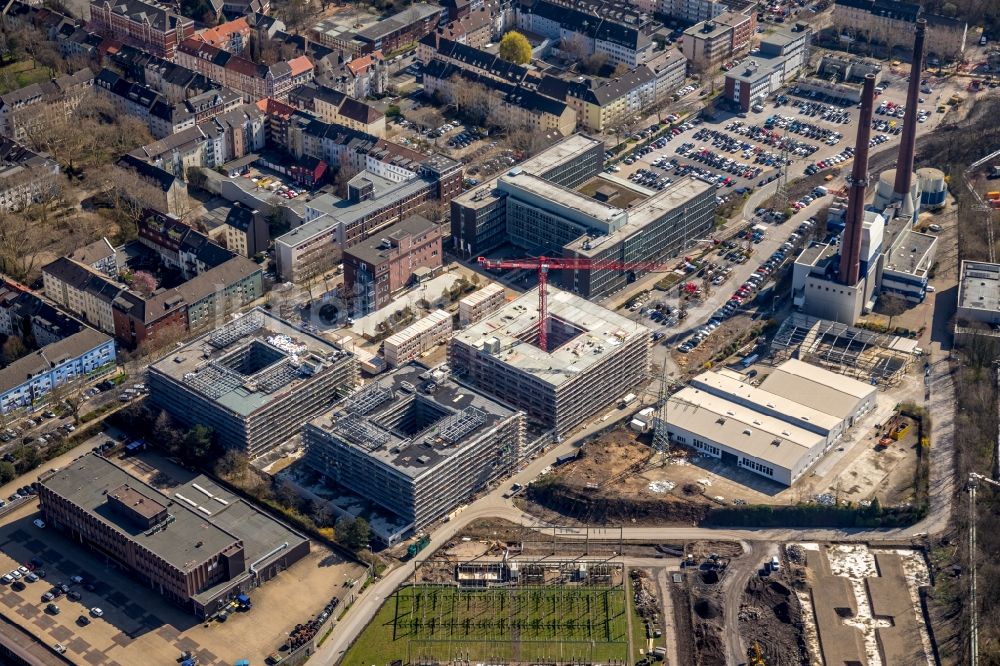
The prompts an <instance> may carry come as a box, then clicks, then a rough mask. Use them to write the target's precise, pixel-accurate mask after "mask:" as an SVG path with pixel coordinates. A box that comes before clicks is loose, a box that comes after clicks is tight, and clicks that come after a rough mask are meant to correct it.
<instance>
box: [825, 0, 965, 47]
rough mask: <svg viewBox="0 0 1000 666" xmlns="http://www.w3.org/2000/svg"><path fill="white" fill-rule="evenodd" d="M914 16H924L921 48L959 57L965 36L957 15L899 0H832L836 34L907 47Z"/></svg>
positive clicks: (914, 23) (910, 40)
mask: <svg viewBox="0 0 1000 666" xmlns="http://www.w3.org/2000/svg"><path fill="white" fill-rule="evenodd" d="M918 18H924V19H926V20H927V31H926V33H925V36H924V50H925V51H926V53H927V54H928V55H929V56H930V57H932V58H937V59H938V60H943V61H946V62H950V61H954V60H957V59H959V58H960V57H961V55H962V54H963V53H964V52H965V47H966V37H967V36H968V24H967V23H966V22H965V21H963V20H961V19H953V18H947V17H944V16H938V15H935V14H930V13H928V12H925V11H924V9H923V8H922V7H921V6H920V5H919V4H917V3H914V2H904V1H903V0H836V1H835V2H834V5H833V25H834V27H835V28H836V29H837V31H838V32H839V33H840V34H844V35H847V36H849V37H851V38H853V39H865V40H867V39H870V40H871V41H873V42H875V43H877V44H885V45H888V46H890V47H895V46H903V47H907V48H909V47H910V45H911V44H912V43H913V32H914V29H915V27H916V24H917V19H918Z"/></svg>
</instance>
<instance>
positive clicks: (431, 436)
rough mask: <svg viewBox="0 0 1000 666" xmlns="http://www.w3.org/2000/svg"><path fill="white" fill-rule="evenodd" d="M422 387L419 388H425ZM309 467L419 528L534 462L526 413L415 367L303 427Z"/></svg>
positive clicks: (399, 371)
mask: <svg viewBox="0 0 1000 666" xmlns="http://www.w3.org/2000/svg"><path fill="white" fill-rule="evenodd" d="M417 387H420V389H419V390H418V389H417ZM303 438H304V440H305V443H306V456H305V462H306V464H308V465H309V466H310V467H312V468H314V469H315V470H317V471H318V472H320V473H321V474H323V475H325V476H326V477H328V478H329V479H331V480H332V481H334V482H335V483H337V484H340V485H342V486H343V487H345V488H348V489H349V490H351V491H352V492H354V493H357V494H358V495H359V496H361V497H362V498H364V499H366V500H369V501H371V502H374V503H375V504H378V505H379V506H381V507H384V508H385V509H388V510H389V511H391V512H392V513H394V514H395V515H397V516H399V517H400V518H402V519H403V523H404V524H405V525H407V526H409V527H410V528H411V529H412V530H420V529H421V528H423V527H425V526H427V525H429V524H430V523H432V522H433V521H435V520H437V519H439V518H442V517H444V516H446V515H447V514H448V513H449V512H451V511H453V510H454V509H455V508H456V507H458V506H459V505H461V504H463V503H464V502H467V501H468V500H469V499H470V498H471V497H472V496H473V495H475V493H477V492H480V491H482V490H485V489H486V488H489V487H490V486H491V485H492V484H493V483H496V482H497V481H498V480H499V479H501V478H503V477H504V476H507V475H508V474H510V473H512V472H513V471H514V470H515V469H517V467H518V465H520V464H521V463H522V462H523V461H526V460H528V459H529V458H530V457H531V456H532V455H533V454H534V453H535V452H536V449H534V448H531V445H532V444H535V445H536V446H537V445H539V443H540V441H541V440H535V442H529V441H528V440H527V438H526V436H525V418H524V413H523V412H520V411H517V410H515V409H512V408H510V407H509V406H507V405H504V404H501V403H498V402H496V401H494V400H491V399H490V398H489V397H487V396H486V395H485V394H484V393H483V392H481V391H478V390H476V389H474V388H472V387H470V386H467V385H464V384H460V383H458V381H456V380H455V379H453V378H451V377H448V376H447V375H444V373H435V372H433V371H428V370H426V369H425V368H423V367H421V366H418V365H416V364H413V365H408V366H405V367H402V368H399V369H397V370H394V371H393V372H392V373H390V374H389V375H386V376H383V377H379V378H378V379H377V380H376V381H375V383H373V384H372V385H370V386H369V387H368V388H366V389H365V390H364V391H362V392H360V393H358V394H356V395H353V396H351V397H349V398H347V399H346V400H344V401H342V402H340V403H338V404H336V405H334V406H333V408H332V409H330V410H328V411H326V412H324V413H323V414H321V415H319V416H317V417H316V418H315V419H313V420H312V421H311V422H309V423H308V424H306V426H305V428H304V430H303Z"/></svg>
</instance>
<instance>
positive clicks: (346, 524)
mask: <svg viewBox="0 0 1000 666" xmlns="http://www.w3.org/2000/svg"><path fill="white" fill-rule="evenodd" d="M370 538H371V529H370V528H369V527H368V521H367V520H365V519H364V518H351V517H350V516H344V517H342V518H341V519H340V520H338V521H337V540H338V541H339V542H340V543H342V544H344V546H346V547H347V548H350V549H351V550H361V549H362V548H364V547H365V546H367V545H368V540H369V539H370Z"/></svg>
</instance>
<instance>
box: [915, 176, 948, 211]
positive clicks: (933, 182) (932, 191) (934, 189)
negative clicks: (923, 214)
mask: <svg viewBox="0 0 1000 666" xmlns="http://www.w3.org/2000/svg"><path fill="white" fill-rule="evenodd" d="M917 178H919V179H920V207H921V208H923V209H927V210H934V209H936V208H941V207H942V206H944V200H945V197H946V196H947V194H948V184H947V183H945V180H944V172H943V171H941V170H940V169H932V168H930V167H928V168H924V169H917Z"/></svg>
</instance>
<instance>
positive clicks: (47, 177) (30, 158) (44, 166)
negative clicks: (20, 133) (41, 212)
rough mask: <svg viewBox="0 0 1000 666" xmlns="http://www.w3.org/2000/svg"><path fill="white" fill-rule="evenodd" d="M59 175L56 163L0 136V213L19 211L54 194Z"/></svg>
mask: <svg viewBox="0 0 1000 666" xmlns="http://www.w3.org/2000/svg"><path fill="white" fill-rule="evenodd" d="M59 175H60V170H59V164H58V163H56V162H55V160H52V159H49V158H48V157H46V156H45V155H39V154H38V153H35V152H32V151H30V150H28V149H27V148H25V147H24V146H22V145H21V144H19V143H17V142H16V141H12V140H10V139H8V138H6V137H0V210H2V211H5V212H9V211H14V210H21V209H22V208H25V207H26V206H29V205H31V204H32V203H35V202H36V201H39V200H41V198H42V197H45V196H47V195H51V194H54V193H55V191H56V188H58V186H59Z"/></svg>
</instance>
